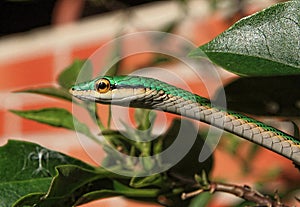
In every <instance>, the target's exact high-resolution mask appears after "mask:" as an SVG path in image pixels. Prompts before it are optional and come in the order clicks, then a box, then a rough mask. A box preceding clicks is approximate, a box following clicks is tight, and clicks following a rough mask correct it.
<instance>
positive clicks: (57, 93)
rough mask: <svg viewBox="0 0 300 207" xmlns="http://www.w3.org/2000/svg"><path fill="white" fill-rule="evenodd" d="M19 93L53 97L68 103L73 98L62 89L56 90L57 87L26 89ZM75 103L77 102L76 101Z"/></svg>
mask: <svg viewBox="0 0 300 207" xmlns="http://www.w3.org/2000/svg"><path fill="white" fill-rule="evenodd" d="M16 92H17V93H36V94H41V95H46V96H52V97H54V98H60V99H64V100H67V101H72V96H71V94H70V93H68V92H67V91H66V90H64V89H62V88H55V87H44V88H33V89H26V90H20V91H16ZM74 101H75V100H74Z"/></svg>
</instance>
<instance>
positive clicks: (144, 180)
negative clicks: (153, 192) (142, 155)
mask: <svg viewBox="0 0 300 207" xmlns="http://www.w3.org/2000/svg"><path fill="white" fill-rule="evenodd" d="M163 181H164V180H163V177H162V175H161V174H154V175H149V176H147V177H133V178H132V179H131V180H130V184H129V185H130V186H132V187H134V188H142V187H149V186H161V185H162V182H163Z"/></svg>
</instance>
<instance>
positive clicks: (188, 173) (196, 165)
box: [164, 119, 213, 181]
mask: <svg viewBox="0 0 300 207" xmlns="http://www.w3.org/2000/svg"><path fill="white" fill-rule="evenodd" d="M180 129H181V130H182V131H183V134H184V135H185V136H186V137H185V138H186V139H189V137H187V135H189V134H192V135H194V134H197V138H196V140H195V143H194V144H193V146H192V147H191V149H190V150H189V152H188V153H187V154H186V155H185V156H184V157H183V158H182V159H181V160H180V161H179V162H178V163H177V164H176V165H174V166H173V167H171V168H170V169H169V171H168V172H169V173H170V174H172V175H173V176H175V177H178V178H184V179H188V180H190V181H194V176H195V174H200V173H202V171H205V172H206V174H209V172H210V171H211V169H212V164H213V158H212V156H210V157H209V158H208V159H207V160H206V161H204V162H201V163H200V162H199V154H200V152H201V150H202V148H203V147H204V144H205V143H204V139H203V138H202V136H201V135H200V134H199V133H198V132H197V131H196V130H197V129H196V128H195V127H194V125H193V123H192V122H191V121H189V120H185V119H183V120H181V121H180V119H174V120H173V122H172V125H171V126H170V127H169V129H168V131H167V132H166V133H165V135H164V148H167V147H169V145H170V144H171V143H172V142H173V141H174V140H175V139H176V138H178V137H177V136H178V133H179V130H180ZM205 147H208V146H206V145H205Z"/></svg>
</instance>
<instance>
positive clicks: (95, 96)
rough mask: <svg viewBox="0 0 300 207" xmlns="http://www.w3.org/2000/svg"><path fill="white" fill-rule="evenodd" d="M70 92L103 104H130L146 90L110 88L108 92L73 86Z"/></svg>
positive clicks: (79, 97) (84, 99)
mask: <svg viewBox="0 0 300 207" xmlns="http://www.w3.org/2000/svg"><path fill="white" fill-rule="evenodd" d="M69 93H70V94H72V95H73V96H74V97H76V98H78V99H80V100H82V101H93V102H97V103H103V104H116V105H122V106H124V105H126V106H128V105H129V104H130V103H131V102H133V101H135V100H137V99H138V98H139V97H140V95H141V94H143V93H144V90H142V89H140V90H137V89H126V88H124V89H118V90H110V91H108V92H106V93H99V92H97V91H95V90H76V89H74V88H71V89H70V90H69Z"/></svg>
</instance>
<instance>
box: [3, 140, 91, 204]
mask: <svg viewBox="0 0 300 207" xmlns="http://www.w3.org/2000/svg"><path fill="white" fill-rule="evenodd" d="M62 164H74V165H79V166H82V167H85V168H87V169H93V167H92V166H90V165H87V164H85V163H83V162H81V161H79V160H77V159H74V158H71V157H68V156H66V155H64V154H61V153H59V152H55V151H52V150H49V149H46V148H44V147H42V146H40V145H37V144H34V143H29V142H24V141H14V140H9V141H8V143H7V144H6V145H4V146H2V147H0V206H12V204H13V203H15V202H16V201H17V200H20V199H21V198H22V197H24V196H26V195H29V194H37V193H38V194H41V195H44V194H45V193H46V192H47V190H48V188H49V186H50V183H51V180H52V177H53V176H54V175H55V174H56V171H55V167H56V166H57V165H62ZM33 197H35V196H33ZM33 197H31V198H30V199H33Z"/></svg>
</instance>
